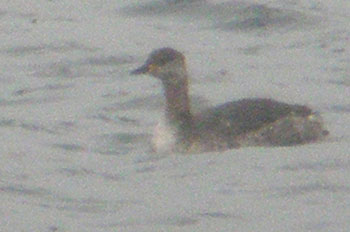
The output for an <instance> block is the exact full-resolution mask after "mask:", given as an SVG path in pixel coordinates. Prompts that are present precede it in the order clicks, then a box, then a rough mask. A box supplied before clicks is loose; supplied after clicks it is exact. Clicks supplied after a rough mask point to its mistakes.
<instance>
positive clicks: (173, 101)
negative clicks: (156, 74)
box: [163, 73, 193, 141]
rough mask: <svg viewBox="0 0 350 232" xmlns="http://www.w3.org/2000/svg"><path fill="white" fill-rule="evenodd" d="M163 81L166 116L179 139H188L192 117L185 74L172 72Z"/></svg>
mask: <svg viewBox="0 0 350 232" xmlns="http://www.w3.org/2000/svg"><path fill="white" fill-rule="evenodd" d="M173 75H174V76H173V77H171V76H170V77H168V78H167V81H164V82H163V85H164V91H165V92H164V94H165V98H166V118H167V120H168V123H169V125H171V126H172V127H174V128H175V129H176V131H177V136H178V140H179V141H183V140H188V139H189V137H190V136H191V133H192V125H193V118H192V114H191V109H190V99H189V96H188V79H187V74H186V73H183V74H182V75H185V76H181V77H179V75H178V74H173Z"/></svg>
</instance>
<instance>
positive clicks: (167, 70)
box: [131, 48, 328, 153]
mask: <svg viewBox="0 0 350 232" xmlns="http://www.w3.org/2000/svg"><path fill="white" fill-rule="evenodd" d="M131 74H132V75H140V74H149V75H152V76H154V77H156V78H157V79H158V80H160V81H161V82H162V84H163V89H164V94H165V98H166V111H165V116H166V121H165V123H166V128H164V130H163V131H162V129H161V128H158V129H157V133H156V134H155V135H154V139H153V148H154V150H155V151H171V152H182V153H192V152H196V153H201V152H209V151H223V150H227V149H232V148H238V147H241V146H292V145H297V144H305V143H309V142H314V141H317V140H320V139H322V138H323V137H325V136H326V135H327V134H328V131H327V130H325V129H324V128H323V123H322V118H321V116H320V115H318V114H317V113H315V112H313V111H312V110H311V109H310V108H308V107H307V106H303V105H292V104H287V103H283V102H278V101H275V100H272V99H264V98H248V99H242V100H238V101H233V102H227V103H225V104H222V105H219V106H216V107H213V108H210V109H208V110H205V111H203V112H201V113H199V114H196V115H193V114H192V112H191V106H190V99H189V95H188V74H187V70H186V63H185V57H184V55H182V54H181V53H180V52H178V51H176V50H174V49H172V48H160V49H157V50H154V51H153V52H152V53H151V54H150V55H149V57H148V59H147V61H146V62H145V64H144V65H142V66H141V67H139V68H137V69H135V70H134V71H132V72H131ZM160 136H165V137H167V138H164V139H168V140H169V141H170V142H168V143H162V142H160V141H161V140H162V138H159V137H160Z"/></svg>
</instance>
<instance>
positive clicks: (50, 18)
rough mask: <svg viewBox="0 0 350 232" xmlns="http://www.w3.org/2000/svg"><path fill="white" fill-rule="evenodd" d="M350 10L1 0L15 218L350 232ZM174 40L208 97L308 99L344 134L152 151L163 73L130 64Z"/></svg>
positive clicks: (73, 226) (98, 227)
mask: <svg viewBox="0 0 350 232" xmlns="http://www.w3.org/2000/svg"><path fill="white" fill-rule="evenodd" d="M348 12H350V5H349V4H348V3H347V1H338V2H337V3H335V2H333V1H332V2H325V1H323V2H321V1H316V0H314V1H308V2H300V1H282V0H280V1H272V2H271V1H253V0H252V1H244V2H239V1H214V0H211V1H200V0H197V1H177V2H176V1H136V0H135V1H102V0H101V1H100V0H98V1H96V0H94V1H92V0H91V1H90V0H89V1H74V2H71V1H66V0H64V1H46V0H36V1H30V2H22V1H10V2H8V1H7V2H4V3H0V28H1V32H0V38H1V45H0V90H1V94H0V108H1V116H0V154H1V155H0V178H1V179H0V201H1V207H0V215H1V219H0V230H1V231H94V232H95V231H318V232H319V231H348V230H349V228H350V224H349V220H348V219H349V217H350V205H349V202H350V201H349V200H350V199H349V198H350V197H349V196H350V182H349V178H348V176H349V172H350V166H349V163H350V159H349V154H348V150H349V135H350V134H349V131H350V126H349V125H350V124H349V120H350V114H349V112H350V110H349V108H350V100H349V98H348V91H349V89H348V88H349V66H348V63H349V60H350V58H349V49H350V48H349V39H350V31H349V29H348V26H347V25H348V24H349V13H348ZM162 46H171V47H174V48H176V49H178V50H180V51H183V52H184V54H185V55H186V57H187V63H188V66H189V71H190V73H191V94H192V95H194V97H195V100H194V102H195V105H196V106H197V105H201V104H207V105H210V104H212V105H215V104H218V103H223V102H226V101H230V100H236V99H240V98H243V97H256V96H258V97H272V98H275V99H278V100H282V101H286V102H290V103H300V104H307V105H309V106H311V107H312V108H315V109H316V110H318V111H319V112H320V113H321V115H322V116H323V117H324V119H325V124H326V126H327V128H328V130H329V131H330V133H331V136H330V138H329V139H328V140H327V141H325V142H322V143H318V144H310V145H305V146H298V147H288V148H244V149H238V150H231V151H226V152H223V153H208V154H200V155H199V154H193V155H181V154H153V153H152V152H151V151H150V147H149V141H150V139H151V134H152V128H153V127H154V125H155V124H156V123H157V121H158V120H159V119H160V117H161V114H162V109H163V104H164V103H163V100H162V95H161V89H160V83H158V82H157V81H155V80H154V79H152V78H149V77H143V76H140V77H132V76H130V75H129V71H130V70H132V69H133V68H135V67H138V66H139V65H140V64H142V63H143V61H144V59H145V57H146V56H147V55H148V53H149V52H150V51H151V50H152V49H153V48H159V47H162ZM203 99H208V100H203ZM199 103H200V104H199Z"/></svg>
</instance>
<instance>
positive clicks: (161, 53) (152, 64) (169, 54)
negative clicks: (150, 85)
mask: <svg viewBox="0 0 350 232" xmlns="http://www.w3.org/2000/svg"><path fill="white" fill-rule="evenodd" d="M176 59H180V60H184V56H183V55H182V54H181V53H180V52H178V51H176V50H175V49H173V48H169V47H166V48H159V49H156V50H154V51H153V52H152V53H151V54H150V55H149V56H148V58H147V60H146V62H145V64H144V65H142V66H141V67H139V68H137V69H135V70H133V71H132V72H130V74H132V75H139V74H146V73H149V72H152V71H154V70H156V69H159V68H161V67H162V66H164V65H166V64H167V63H170V62H172V61H174V60H176Z"/></svg>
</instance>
